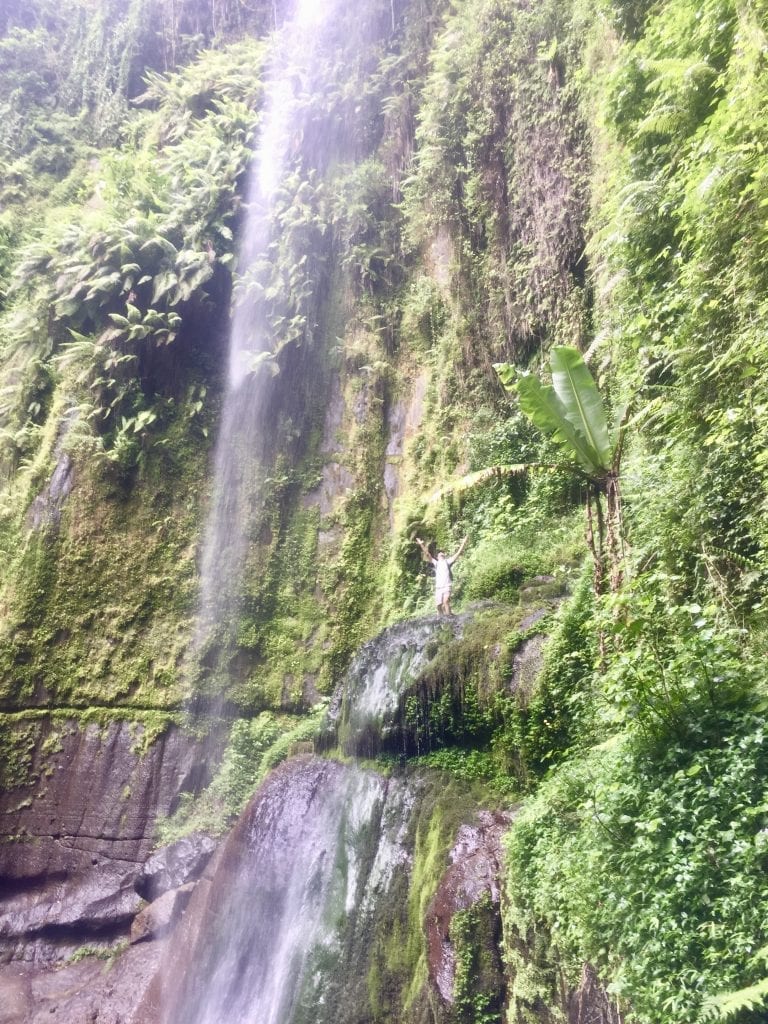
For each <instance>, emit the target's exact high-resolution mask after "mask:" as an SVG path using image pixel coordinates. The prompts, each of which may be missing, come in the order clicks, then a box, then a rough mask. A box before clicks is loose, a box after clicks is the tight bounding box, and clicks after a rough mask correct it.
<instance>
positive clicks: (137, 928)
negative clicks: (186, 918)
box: [131, 882, 195, 944]
mask: <svg viewBox="0 0 768 1024" xmlns="http://www.w3.org/2000/svg"><path fill="white" fill-rule="evenodd" d="M194 889H195V883H194V882H187V883H186V885H181V886H179V888H178V889H169V890H168V892H164V893H163V895H162V896H160V897H159V898H158V899H156V900H155V902H154V903H150V904H149V906H148V907H145V908H144V909H143V910H141V911H139V913H138V914H137V915H136V917H134V919H133V921H132V923H131V943H132V944H135V943H137V942H145V941H149V940H153V939H159V938H162V937H163V936H165V935H167V934H168V932H169V931H170V930H171V928H172V927H173V926H174V924H175V923H176V921H177V920H178V919H179V917H181V915H182V914H183V913H184V910H185V909H186V906H187V903H189V898H190V896H191V895H192V893H193V891H194Z"/></svg>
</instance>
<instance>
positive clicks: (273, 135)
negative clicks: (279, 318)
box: [193, 0, 340, 653]
mask: <svg viewBox="0 0 768 1024" xmlns="http://www.w3.org/2000/svg"><path fill="white" fill-rule="evenodd" d="M339 2H340V0H322V2H318V0H297V2H296V7H295V10H294V12H293V15H292V16H291V17H290V18H289V20H288V21H287V22H286V23H285V24H284V25H283V26H282V28H281V29H280V30H278V31H277V32H276V33H275V36H274V38H273V42H272V51H271V57H270V60H269V63H268V66H267V69H266V75H265V89H264V102H263V106H262V111H261V119H260V123H259V128H258V138H257V144H256V148H255V151H254V157H253V160H252V163H251V168H250V172H249V180H248V185H247V189H246V201H245V211H246V216H245V221H244V225H243V229H242V237H241V241H240V252H239V257H238V281H237V283H236V286H235V297H234V308H233V313H232V322H231V330H230V342H229V363H228V373H227V378H226V382H225V389H224V398H223V407H222V415H221V423H220V426H219V432H218V437H217V441H216V446H215V452H214V460H213V486H212V492H213V493H212V499H211V507H210V512H209V516H208V522H207V526H206V529H205V533H204V541H203V549H202V555H201V560H200V572H201V581H200V601H199V610H198V622H197V631H196V637H195V643H194V645H193V646H194V651H195V653H197V652H199V650H200V648H201V647H202V645H203V644H204V642H205V641H206V639H207V638H208V637H209V636H210V634H211V631H212V630H215V629H216V628H217V627H219V626H221V625H222V624H226V625H231V623H232V621H233V618H234V616H235V615H236V613H237V610H238V604H239V594H240V590H241V585H242V581H243V574H244V569H245V566H246V562H247V554H248V546H249V541H250V531H251V528H252V524H253V520H254V510H256V509H258V506H259V498H260V484H261V481H260V473H261V471H262V470H263V466H264V461H265V456H268V455H269V454H270V452H269V451H268V446H269V444H270V432H269V429H268V426H269V424H268V416H269V401H270V396H271V392H272V391H273V380H274V374H275V373H276V372H277V371H278V364H277V362H276V361H275V360H274V359H272V358H271V355H272V352H273V346H275V344H278V347H279V342H278V341H277V339H276V338H275V337H274V331H273V330H272V329H271V327H270V324H269V323H268V321H267V318H266V317H265V313H264V311H263V308H262V304H260V301H259V285H258V282H257V281H256V280H255V279H254V268H256V267H258V265H259V264H260V262H261V263H262V264H263V263H264V261H265V260H269V259H270V243H271V242H272V241H273V239H274V237H275V233H276V227H275V213H276V204H277V200H278V197H279V193H280V186H281V183H282V181H283V179H284V175H285V174H286V172H287V171H288V170H289V169H290V168H291V167H295V166H298V162H299V160H300V158H302V157H304V156H305V154H304V153H302V147H301V142H302V137H303V132H304V127H305V125H304V123H303V122H304V118H306V117H307V112H306V110H305V109H304V108H302V105H301V103H300V102H298V96H297V93H298V92H299V91H300V89H302V88H304V89H306V87H307V83H309V85H310V88H311V87H313V83H314V84H315V87H318V88H319V87H322V84H323V83H322V81H320V82H319V83H317V80H316V75H317V73H318V72H317V71H316V70H314V69H315V66H316V65H318V64H319V63H320V62H319V61H318V60H317V58H318V56H319V55H320V54H321V53H322V48H323V45H324V42H325V40H326V36H327V32H328V31H329V30H330V28H331V27H332V26H333V19H334V15H335V14H336V8H337V6H338V4H339ZM325 84H326V86H327V84H328V83H325ZM303 173H305V174H307V175H309V174H310V173H311V168H309V169H305V170H304V172H303ZM278 230H279V229H278Z"/></svg>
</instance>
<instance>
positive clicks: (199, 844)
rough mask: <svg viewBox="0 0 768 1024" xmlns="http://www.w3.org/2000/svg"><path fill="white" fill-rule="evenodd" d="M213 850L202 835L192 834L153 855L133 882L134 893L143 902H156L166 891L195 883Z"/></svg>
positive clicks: (207, 838) (210, 842) (211, 843)
mask: <svg viewBox="0 0 768 1024" xmlns="http://www.w3.org/2000/svg"><path fill="white" fill-rule="evenodd" d="M215 849H216V843H215V841H214V840H213V839H211V837H210V836H208V835H205V834H204V833H202V832H193V833H192V834H191V835H188V836H184V837H183V838H182V839H179V840H177V841H176V842H175V843H171V844H170V845H169V846H164V847H163V848H162V849H161V850H158V851H157V853H153V854H152V856H151V857H150V858H149V860H148V861H147V862H146V864H144V865H143V866H142V868H141V871H140V872H139V874H138V877H137V878H136V891H137V892H138V894H139V895H140V896H142V897H143V898H144V899H145V900H150V901H151V900H156V899H158V897H159V896H162V895H163V894H164V893H167V892H168V891H169V889H178V888H179V887H180V886H184V885H186V884H188V883H189V882H194V881H196V880H197V879H198V878H199V877H200V876H201V875H202V873H203V869H204V868H205V865H206V864H207V863H208V861H209V860H210V858H211V854H212V853H213V851H214V850H215Z"/></svg>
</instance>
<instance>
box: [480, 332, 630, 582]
mask: <svg viewBox="0 0 768 1024" xmlns="http://www.w3.org/2000/svg"><path fill="white" fill-rule="evenodd" d="M549 362H550V367H551V369H552V383H551V384H543V383H542V382H541V380H539V378H538V377H537V376H536V375H535V374H532V373H521V372H519V371H517V370H516V369H515V368H514V367H513V366H510V365H509V364H507V363H498V364H496V366H495V369H496V372H497V374H498V376H499V380H500V381H501V383H502V385H503V386H504V388H505V389H506V390H507V391H510V392H513V393H515V394H516V395H517V397H518V400H519V403H520V409H521V411H522V412H524V413H525V415H526V416H528V418H529V419H530V420H531V421H532V422H533V424H534V425H535V426H536V427H538V428H539V430H541V432H542V433H543V434H546V436H547V437H549V438H550V439H551V440H552V441H554V443H555V444H556V445H558V447H559V448H560V449H561V451H562V452H563V454H564V455H565V461H564V462H562V463H558V465H559V466H560V467H564V468H567V469H568V470H570V471H571V472H573V473H575V474H577V475H578V476H580V477H582V479H584V481H585V482H586V484H587V531H586V532H587V543H588V545H589V549H590V552H591V554H592V557H593V559H594V562H595V589H596V590H597V591H598V592H600V591H602V590H603V588H604V583H605V575H606V570H608V571H609V572H610V586H611V590H614V591H615V590H617V589H618V588H619V586H620V585H621V581H622V563H623V530H622V510H621V490H620V486H619V469H620V464H621V453H622V447H623V442H624V431H625V427H626V424H627V407H626V406H625V407H624V408H622V409H620V410H619V411H618V412H617V414H616V416H615V418H614V420H613V423H612V424H611V425H609V422H608V416H607V414H606V411H605V406H604V404H603V400H602V398H601V396H600V392H599V391H598V389H597V385H596V384H595V381H594V378H593V377H592V374H591V373H590V372H589V369H588V368H587V365H586V363H585V362H584V359H583V358H582V356H581V353H580V352H579V351H578V350H577V349H575V348H570V347H568V346H565V345H563V346H555V347H553V348H552V350H551V352H550V359H549ZM603 501H604V502H605V508H603Z"/></svg>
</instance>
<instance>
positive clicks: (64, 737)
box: [0, 718, 199, 961]
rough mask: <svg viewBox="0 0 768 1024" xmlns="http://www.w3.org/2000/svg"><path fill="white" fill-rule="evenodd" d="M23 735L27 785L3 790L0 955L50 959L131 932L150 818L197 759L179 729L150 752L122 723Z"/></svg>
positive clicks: (39, 722)
mask: <svg viewBox="0 0 768 1024" xmlns="http://www.w3.org/2000/svg"><path fill="white" fill-rule="evenodd" d="M29 728H30V736H31V740H30V743H31V754H30V766H29V771H28V773H27V779H28V781H27V782H26V783H25V784H23V785H17V786H14V787H13V788H9V789H7V790H6V791H5V792H3V793H1V794H0V814H1V815H2V838H3V839H4V842H0V955H2V956H3V957H5V958H15V959H23V960H27V961H32V960H41V961H52V960H55V959H57V958H60V957H62V956H64V955H66V954H67V953H71V952H72V950H73V949H75V948H77V947H78V946H80V945H82V944H83V943H84V942H90V941H91V940H93V941H95V942H98V943H105V942H110V941H114V940H117V939H119V938H121V937H124V936H127V932H128V928H129V926H130V921H131V919H132V918H133V917H134V916H135V914H136V913H137V912H138V910H139V909H140V907H141V905H142V899H141V896H140V895H139V894H138V893H137V891H136V889H135V882H136V880H137V878H138V876H139V874H140V872H141V869H142V866H143V864H144V863H145V862H146V861H147V859H148V858H149V855H150V853H151V850H152V846H153V843H154V828H155V821H156V818H157V817H158V816H165V815H167V814H168V813H169V812H170V810H171V809H172V808H173V806H174V805H175V802H176V801H177V800H178V797H179V794H180V792H181V791H182V790H183V789H185V788H188V787H189V786H190V784H191V782H192V780H193V779H194V778H195V776H196V773H197V772H198V771H199V752H198V749H197V748H198V744H197V743H196V742H195V741H193V740H191V739H190V738H189V737H188V736H186V735H185V734H183V733H182V732H181V731H180V730H178V729H176V728H175V727H172V728H169V730H168V731H167V732H166V733H165V734H164V735H162V736H160V737H159V738H158V739H157V740H156V741H155V742H154V743H153V744H151V745H150V746H149V748H148V750H146V751H145V752H142V751H141V750H140V749H139V745H140V741H141V728H140V727H139V728H137V726H136V724H135V723H131V722H128V721H113V722H111V723H110V724H108V725H105V726H100V725H98V724H95V723H94V724H89V725H86V726H81V725H80V724H79V723H78V722H77V721H75V720H72V721H64V722H62V721H61V720H57V722H56V723H55V728H54V725H53V724H52V723H51V722H50V721H49V720H47V719H45V718H43V719H35V720H34V721H33V722H32V724H31V726H30V727H29Z"/></svg>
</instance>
